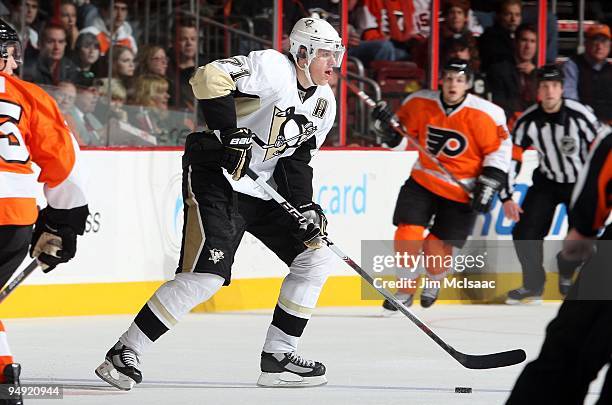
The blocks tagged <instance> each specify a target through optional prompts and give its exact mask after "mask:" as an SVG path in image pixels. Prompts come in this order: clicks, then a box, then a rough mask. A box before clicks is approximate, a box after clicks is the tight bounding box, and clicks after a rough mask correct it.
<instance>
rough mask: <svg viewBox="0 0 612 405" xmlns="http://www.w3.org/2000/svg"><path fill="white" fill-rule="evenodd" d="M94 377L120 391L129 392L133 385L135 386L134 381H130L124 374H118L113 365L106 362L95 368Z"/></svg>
mask: <svg viewBox="0 0 612 405" xmlns="http://www.w3.org/2000/svg"><path fill="white" fill-rule="evenodd" d="M96 375H97V376H98V377H100V379H102V380H103V381H106V382H107V383H109V384H110V385H112V386H113V387H115V388H118V389H120V390H122V391H129V390H131V389H132V388H134V385H136V381H134V380H132V379H131V378H130V377H128V376H126V375H125V374H121V373H120V372H118V371H117V370H116V369H115V367H114V366H113V364H112V363H111V362H110V361H108V360H104V363H102V364H100V365H99V366H98V368H96Z"/></svg>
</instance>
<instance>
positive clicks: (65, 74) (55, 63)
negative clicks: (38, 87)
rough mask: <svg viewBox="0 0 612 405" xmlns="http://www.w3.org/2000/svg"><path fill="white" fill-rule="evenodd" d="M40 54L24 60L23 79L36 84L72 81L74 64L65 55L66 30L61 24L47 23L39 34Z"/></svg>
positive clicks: (74, 70) (73, 78) (74, 69)
mask: <svg viewBox="0 0 612 405" xmlns="http://www.w3.org/2000/svg"><path fill="white" fill-rule="evenodd" d="M40 42H41V45H40V54H39V55H38V57H37V58H35V59H30V60H29V61H26V64H25V66H24V79H25V80H28V81H31V82H34V83H38V84H53V85H56V84H58V83H59V82H62V81H74V80H75V77H76V73H77V67H76V65H75V64H74V63H73V62H72V61H71V60H70V59H68V58H67V57H66V56H65V53H66V30H65V29H64V27H62V26H61V25H57V24H49V25H47V26H46V27H45V28H44V29H43V31H42V35H41V41H40Z"/></svg>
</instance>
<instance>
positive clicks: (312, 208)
mask: <svg viewBox="0 0 612 405" xmlns="http://www.w3.org/2000/svg"><path fill="white" fill-rule="evenodd" d="M297 210H298V211H300V212H301V213H302V215H303V216H304V217H306V219H307V220H308V223H307V224H304V225H300V227H299V229H298V230H297V232H296V236H297V237H298V239H300V240H301V241H302V242H304V245H306V246H307V247H309V248H311V249H319V248H320V247H322V246H323V239H322V238H321V237H322V236H325V235H327V232H326V229H327V217H325V213H323V209H322V208H321V206H320V205H319V204H315V203H313V202H309V203H306V204H302V205H300V206H298V207H297Z"/></svg>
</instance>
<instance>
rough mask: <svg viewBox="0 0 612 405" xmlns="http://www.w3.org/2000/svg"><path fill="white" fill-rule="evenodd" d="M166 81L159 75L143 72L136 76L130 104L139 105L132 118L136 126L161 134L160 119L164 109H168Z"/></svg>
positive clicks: (168, 97) (168, 96) (162, 117)
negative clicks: (143, 73)
mask: <svg viewBox="0 0 612 405" xmlns="http://www.w3.org/2000/svg"><path fill="white" fill-rule="evenodd" d="M168 87H169V86H168V81H167V80H166V79H164V78H163V77H161V76H158V75H151V74H145V75H142V76H138V77H137V78H136V80H135V81H134V95H133V96H132V97H131V100H130V104H132V105H137V106H140V107H149V108H140V109H139V111H138V112H137V113H136V114H135V116H134V117H133V118H132V122H133V123H134V124H135V126H136V127H138V128H140V129H142V130H143V131H146V132H149V133H151V134H153V135H158V134H161V132H162V131H161V126H160V123H161V121H162V120H163V119H164V118H165V117H164V116H163V115H164V113H163V112H164V111H165V112H166V113H167V111H168V101H169V100H170V95H169V94H168Z"/></svg>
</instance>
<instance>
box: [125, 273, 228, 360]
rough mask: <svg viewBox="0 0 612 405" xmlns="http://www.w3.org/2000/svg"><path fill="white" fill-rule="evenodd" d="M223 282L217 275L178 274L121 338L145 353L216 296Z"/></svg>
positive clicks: (158, 292)
mask: <svg viewBox="0 0 612 405" xmlns="http://www.w3.org/2000/svg"><path fill="white" fill-rule="evenodd" d="M223 282H224V279H223V277H221V276H218V275H216V274H209V273H179V274H177V275H176V277H175V278H174V280H170V281H167V282H166V283H164V284H163V285H162V286H161V287H159V288H158V289H157V291H155V294H153V296H152V297H151V298H150V299H149V301H147V303H146V304H145V305H144V307H143V308H142V309H141V310H140V312H139V313H138V315H137V316H136V319H135V320H134V322H133V323H132V324H131V325H130V327H129V329H128V330H127V331H126V332H125V333H124V334H123V335H122V336H121V337H120V338H119V341H120V342H121V343H123V344H124V345H126V346H128V347H129V348H131V349H132V350H134V351H135V352H136V354H138V355H141V354H142V353H143V352H144V351H145V350H146V348H147V347H148V346H150V345H151V343H153V342H154V341H156V340H157V339H158V338H159V337H160V336H161V335H163V334H164V333H166V332H167V331H168V330H169V329H170V328H171V327H172V326H174V325H175V324H176V323H177V322H178V321H179V320H180V319H181V318H182V317H183V316H184V315H185V314H187V313H188V312H189V311H191V309H192V308H193V307H195V306H196V305H198V304H200V303H201V302H204V301H207V300H209V299H210V298H211V297H212V296H213V295H215V294H216V292H217V291H219V289H220V288H221V286H222V285H223Z"/></svg>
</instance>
